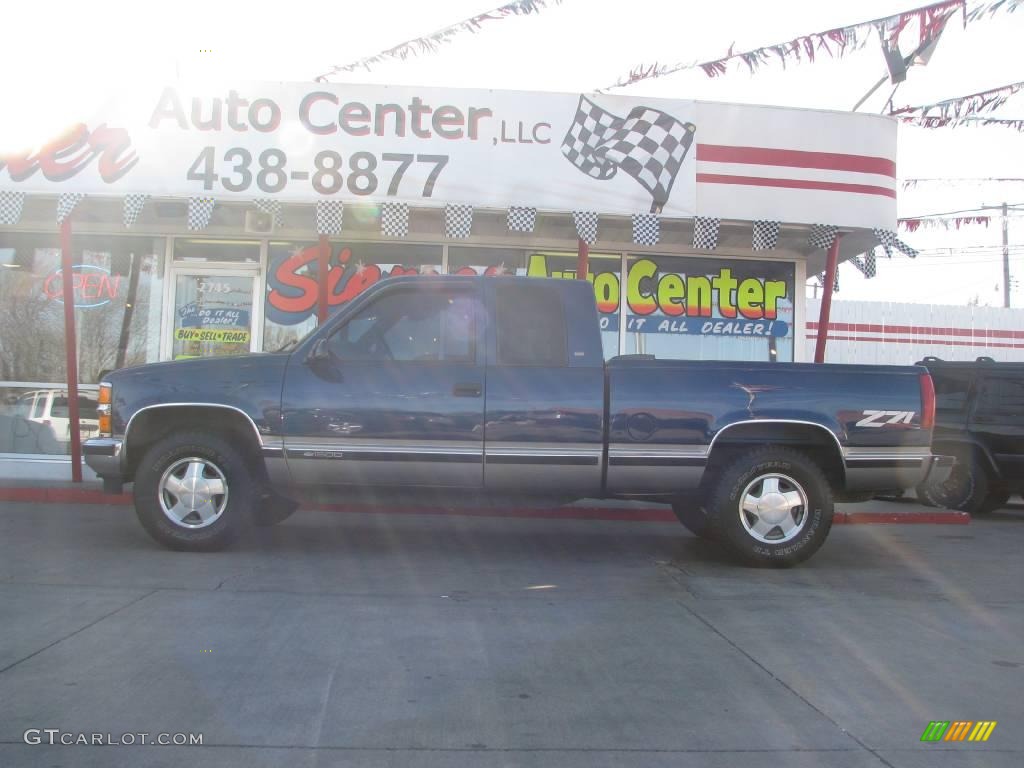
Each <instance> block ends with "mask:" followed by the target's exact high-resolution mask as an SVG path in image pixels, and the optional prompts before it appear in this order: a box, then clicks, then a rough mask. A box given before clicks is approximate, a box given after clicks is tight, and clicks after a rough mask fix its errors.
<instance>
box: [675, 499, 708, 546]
mask: <svg viewBox="0 0 1024 768" xmlns="http://www.w3.org/2000/svg"><path fill="white" fill-rule="evenodd" d="M672 511H673V512H674V513H675V515H676V517H677V518H678V519H679V522H680V523H682V524H683V527H684V528H686V530H688V531H689V532H690V533H692V534H693V535H694V536H696V537H697V538H698V539H707V540H709V541H714V540H715V539H716V538H717V536H716V533H715V528H714V526H713V525H712V524H711V520H710V518H709V517H708V513H707V509H706V508H705V506H704V503H703V499H702V498H701V497H700V496H685V497H680V498H677V499H675V500H673V502H672Z"/></svg>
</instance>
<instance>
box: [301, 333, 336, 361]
mask: <svg viewBox="0 0 1024 768" xmlns="http://www.w3.org/2000/svg"><path fill="white" fill-rule="evenodd" d="M330 356H331V353H330V352H329V351H328V349H327V339H317V341H316V343H315V344H314V345H313V348H312V349H311V350H309V354H308V355H306V364H307V365H312V364H314V363H320V362H323V361H324V360H327V359H329V358H330Z"/></svg>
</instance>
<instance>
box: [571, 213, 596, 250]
mask: <svg viewBox="0 0 1024 768" xmlns="http://www.w3.org/2000/svg"><path fill="white" fill-rule="evenodd" d="M572 221H573V224H575V225H576V235H577V237H579V239H580V240H582V241H583V242H584V243H586V244H587V245H593V244H594V242H595V241H596V240H597V213H596V212H595V211H573V212H572Z"/></svg>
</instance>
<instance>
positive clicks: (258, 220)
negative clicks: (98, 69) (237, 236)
mask: <svg viewBox="0 0 1024 768" xmlns="http://www.w3.org/2000/svg"><path fill="white" fill-rule="evenodd" d="M245 231H246V233H247V234H250V235H269V234H270V233H271V232H273V231H274V217H273V216H271V215H270V214H269V213H263V211H246V212H245Z"/></svg>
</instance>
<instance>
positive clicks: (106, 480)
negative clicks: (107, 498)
mask: <svg viewBox="0 0 1024 768" xmlns="http://www.w3.org/2000/svg"><path fill="white" fill-rule="evenodd" d="M123 442H124V441H123V440H121V438H119V437H92V438H89V439H88V440H85V441H84V442H83V443H82V456H84V457H85V463H86V464H88V465H89V468H90V469H91V470H92V471H93V472H95V473H96V474H97V475H99V476H100V477H101V478H103V490H104V491H106V492H107V493H120V492H121V489H122V485H123V482H124V476H123V473H122V469H121V446H122V444H123Z"/></svg>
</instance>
